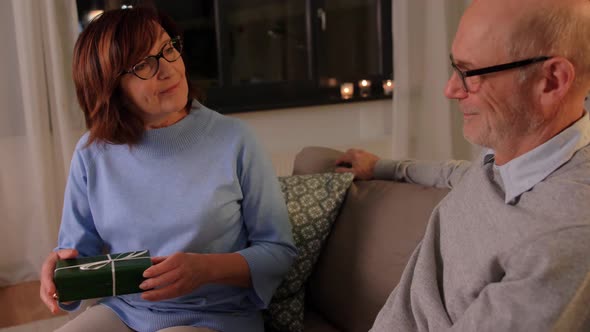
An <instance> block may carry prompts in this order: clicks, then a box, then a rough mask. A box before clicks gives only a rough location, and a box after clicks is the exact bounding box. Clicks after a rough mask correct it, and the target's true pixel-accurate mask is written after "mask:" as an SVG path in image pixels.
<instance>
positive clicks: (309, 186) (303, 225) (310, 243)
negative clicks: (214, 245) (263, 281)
mask: <svg viewBox="0 0 590 332" xmlns="http://www.w3.org/2000/svg"><path fill="white" fill-rule="evenodd" d="M353 177H354V176H353V175H352V174H350V173H344V174H338V173H323V174H310V175H293V176H285V177H279V183H280V185H281V190H282V192H283V195H284V196H285V201H286V203H287V209H288V211H289V219H290V221H291V224H292V226H293V238H294V239H295V245H296V246H297V248H298V250H299V255H298V257H297V259H296V260H295V263H294V264H293V266H292V267H291V269H290V270H289V272H288V273H287V275H286V276H285V279H284V280H283V282H282V284H281V285H280V286H279V288H278V289H277V290H276V292H275V294H274V296H273V298H272V301H271V303H270V305H269V307H268V309H267V310H266V311H265V312H264V319H265V324H266V329H267V330H268V331H281V332H282V331H288V332H301V331H303V311H304V307H303V306H304V301H305V282H306V281H307V278H308V277H309V276H310V275H311V272H312V270H313V266H314V264H315V263H316V261H317V259H318V257H319V255H320V251H321V249H322V246H323V244H324V242H325V240H326V238H327V237H328V234H329V233H330V229H331V227H332V223H333V222H334V220H336V216H337V215H338V212H339V210H340V205H341V204H342V202H343V201H344V197H345V195H346V191H347V190H348V187H349V186H350V184H351V183H352V179H353Z"/></svg>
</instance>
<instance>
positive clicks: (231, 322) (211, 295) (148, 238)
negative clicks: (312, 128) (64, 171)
mask: <svg viewBox="0 0 590 332" xmlns="http://www.w3.org/2000/svg"><path fill="white" fill-rule="evenodd" d="M87 139H88V135H85V136H83V137H82V138H81V139H80V141H79V143H78V145H77V147H76V150H75V152H74V157H73V160H72V163H71V169H70V174H69V178H68V183H67V187H66V193H65V202H64V209H63V218H62V222H61V227H60V231H59V240H58V247H57V249H61V248H76V249H77V250H78V251H79V252H80V255H81V256H92V255H97V254H100V253H101V251H102V250H103V248H106V250H107V251H108V252H111V253H120V252H128V251H135V250H143V249H149V251H150V253H151V255H152V256H167V255H171V254H173V253H175V252H189V253H234V252H237V253H239V254H241V255H242V256H243V257H244V258H245V259H246V261H247V263H248V266H249V268H250V273H251V280H252V284H253V287H252V288H239V287H233V286H228V285H221V284H206V285H204V286H202V287H200V288H198V289H196V290H195V291H193V292H192V293H190V294H187V295H184V296H180V297H177V298H173V299H169V300H163V301H158V302H149V301H145V300H142V299H141V297H140V294H129V295H122V296H116V297H107V298H104V299H102V300H101V303H102V304H104V305H106V306H108V307H110V308H111V309H112V310H114V311H115V312H116V313H117V315H118V316H119V317H120V318H121V319H122V320H123V321H124V322H125V324H127V325H128V326H130V327H131V328H132V329H135V330H138V331H157V330H159V329H163V328H166V327H170V326H177V325H192V326H202V327H209V328H211V329H214V330H218V331H225V332H233V331H262V330H263V323H262V318H261V314H260V309H262V308H265V307H266V306H267V305H268V303H269V302H270V299H271V297H272V294H273V292H274V290H275V288H276V287H277V286H278V285H279V283H280V281H281V279H282V277H283V275H284V274H285V273H286V272H287V270H288V268H289V267H290V265H291V263H292V262H293V260H294V257H295V255H296V249H295V246H294V243H293V239H292V234H291V226H290V223H289V220H288V215H287V209H286V206H285V202H284V200H283V197H282V194H281V192H280V187H279V185H278V181H277V178H276V176H275V174H274V171H273V168H272V165H271V163H270V161H269V160H268V159H267V158H266V157H265V155H264V153H263V150H262V148H261V147H260V146H259V145H258V143H257V142H256V140H255V138H254V136H253V134H252V133H251V132H250V131H249V130H248V129H247V128H246V126H245V125H244V124H243V123H242V122H240V121H239V120H237V119H233V118H229V117H225V116H223V115H220V114H218V113H216V112H213V111H211V110H209V109H207V108H205V107H204V106H202V105H200V104H198V103H197V102H196V101H195V102H193V107H192V109H191V112H190V113H189V114H188V115H187V116H186V117H185V118H183V119H182V120H181V121H179V122H178V123H176V124H173V125H171V126H168V127H165V128H160V129H152V130H148V131H146V132H145V134H144V137H143V139H142V140H141V142H140V143H139V144H137V145H134V146H132V147H129V146H127V145H112V144H100V143H93V144H91V145H90V146H89V147H84V146H85V145H86V142H87Z"/></svg>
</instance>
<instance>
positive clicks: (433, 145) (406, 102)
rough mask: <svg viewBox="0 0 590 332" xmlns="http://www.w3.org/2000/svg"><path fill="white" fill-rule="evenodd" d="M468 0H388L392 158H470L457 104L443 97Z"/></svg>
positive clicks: (472, 148)
mask: <svg viewBox="0 0 590 332" xmlns="http://www.w3.org/2000/svg"><path fill="white" fill-rule="evenodd" d="M470 2H471V1H470V0H444V1H441V0H393V6H392V7H393V14H392V17H393V49H394V61H393V63H394V73H395V90H394V105H393V116H392V121H393V123H392V132H393V135H392V136H393V152H392V155H393V157H394V158H417V159H430V160H443V159H467V160H469V159H472V157H473V155H474V154H475V153H476V150H477V148H475V147H472V146H471V145H470V144H469V143H468V142H467V141H465V139H464V138H463V134H462V121H463V120H462V115H461V114H460V113H459V111H458V108H457V103H456V102H454V101H450V100H448V99H447V98H446V97H445V96H444V93H443V91H444V87H445V84H446V82H447V80H448V79H449V77H450V75H451V69H450V63H449V53H450V48H451V43H452V41H453V38H454V35H455V31H456V28H457V25H458V23H459V19H460V18H461V15H462V13H463V12H464V10H465V8H466V7H467V5H468V4H469V3H470Z"/></svg>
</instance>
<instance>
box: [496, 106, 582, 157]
mask: <svg viewBox="0 0 590 332" xmlns="http://www.w3.org/2000/svg"><path fill="white" fill-rule="evenodd" d="M582 116H584V110H583V109H581V110H580V111H579V112H578V113H577V114H575V115H573V116H570V117H565V116H562V117H560V118H559V119H555V120H554V121H553V122H552V123H548V124H544V125H542V126H541V127H540V128H539V129H538V130H536V131H534V132H532V133H529V134H527V135H522V136H518V135H517V136H513V137H510V138H506V139H505V140H504V142H502V143H501V144H499V145H498V146H496V147H492V149H493V150H494V152H495V158H494V159H495V163H496V165H498V166H501V165H504V164H506V163H508V162H509V161H511V160H513V159H516V158H518V157H520V156H522V155H523V154H525V153H527V152H529V151H531V150H533V149H535V148H536V147H538V146H540V145H542V144H544V143H545V142H547V141H548V140H550V139H551V138H553V137H555V136H556V135H557V134H559V133H560V132H562V131H563V130H565V129H567V128H569V127H570V126H571V125H572V124H574V123H575V122H576V121H578V120H579V119H580V118H581V117H582Z"/></svg>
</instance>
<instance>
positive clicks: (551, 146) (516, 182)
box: [484, 112, 590, 204]
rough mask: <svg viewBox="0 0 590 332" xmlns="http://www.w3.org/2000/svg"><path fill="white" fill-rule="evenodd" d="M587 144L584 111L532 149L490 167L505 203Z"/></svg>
mask: <svg viewBox="0 0 590 332" xmlns="http://www.w3.org/2000/svg"><path fill="white" fill-rule="evenodd" d="M588 144H590V116H589V114H588V112H586V113H585V114H584V116H582V117H581V118H580V119H579V120H578V121H576V122H575V123H574V124H573V125H571V126H570V127H568V128H567V129H565V130H564V131H562V132H561V133H559V134H557V135H556V136H555V137H553V138H551V139H550V140H548V141H547V142H545V143H543V144H541V145H539V146H538V147H536V148H534V149H533V150H531V151H529V152H527V153H525V154H523V155H522V156H519V157H518V158H515V159H513V160H511V161H509V162H508V163H506V164H504V165H502V166H494V167H496V168H497V170H498V171H499V172H500V176H501V177H502V182H503V184H504V190H505V192H506V197H505V202H506V204H514V203H515V202H516V199H517V198H518V197H519V196H520V195H522V194H523V193H524V192H526V191H528V190H530V189H531V188H533V187H534V186H535V185H536V184H537V183H539V182H541V181H543V179H545V178H546V177H547V176H549V174H551V173H553V171H555V170H556V169H557V168H559V167H560V166H561V165H563V164H565V163H566V162H567V161H569V160H570V159H571V158H572V157H573V155H574V154H575V153H576V152H577V151H578V150H580V149H581V148H583V147H584V146H586V145H588ZM493 157H494V151H493V150H491V149H490V150H488V151H487V152H486V153H484V164H485V163H488V162H491V161H493V160H494V158H493Z"/></svg>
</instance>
